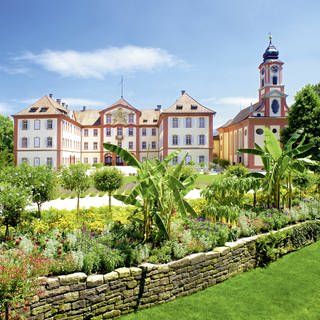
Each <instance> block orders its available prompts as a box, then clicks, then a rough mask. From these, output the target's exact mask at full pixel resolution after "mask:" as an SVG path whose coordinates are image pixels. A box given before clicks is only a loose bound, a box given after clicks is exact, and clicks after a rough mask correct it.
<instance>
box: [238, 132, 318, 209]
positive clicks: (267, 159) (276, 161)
mask: <svg viewBox="0 0 320 320" xmlns="http://www.w3.org/2000/svg"><path fill="white" fill-rule="evenodd" d="M301 134H302V131H297V132H295V133H294V134H293V135H292V136H291V138H290V139H289V140H288V142H287V143H286V144H285V145H284V146H283V149H282V148H281V144H280V142H279V141H278V139H277V138H276V137H275V135H274V134H273V133H272V132H271V130H270V129H268V128H265V132H264V146H263V148H262V147H260V146H259V145H257V144H255V147H256V148H255V149H239V152H244V153H249V154H254V155H257V156H260V157H261V160H262V163H263V165H264V170H265V171H266V174H265V175H263V174H259V173H255V174H253V175H255V176H257V177H260V178H263V179H264V189H265V191H266V192H267V194H268V195H269V197H270V198H273V204H274V206H275V207H276V208H277V209H280V187H281V184H282V182H284V181H286V183H287V188H288V206H289V208H291V198H292V172H293V171H298V172H301V171H302V170H304V168H305V166H306V165H308V164H313V165H315V164H316V163H315V161H312V160H310V159H309V157H304V158H299V157H298V156H300V155H303V154H305V153H306V152H307V151H308V150H310V149H311V148H312V147H313V144H312V143H308V144H304V141H305V137H303V138H302V139H301V141H300V142H299V143H298V144H297V141H298V139H299V138H300V137H301ZM270 198H269V199H270Z"/></svg>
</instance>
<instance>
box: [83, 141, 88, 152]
mask: <svg viewBox="0 0 320 320" xmlns="http://www.w3.org/2000/svg"><path fill="white" fill-rule="evenodd" d="M88 146H89V144H88V142H85V143H84V144H83V149H84V150H88Z"/></svg>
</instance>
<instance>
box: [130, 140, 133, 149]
mask: <svg viewBox="0 0 320 320" xmlns="http://www.w3.org/2000/svg"><path fill="white" fill-rule="evenodd" d="M129 149H130V150H132V149H133V141H129Z"/></svg>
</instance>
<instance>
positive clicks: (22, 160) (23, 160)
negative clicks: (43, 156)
mask: <svg viewBox="0 0 320 320" xmlns="http://www.w3.org/2000/svg"><path fill="white" fill-rule="evenodd" d="M21 162H22V163H29V160H28V158H21Z"/></svg>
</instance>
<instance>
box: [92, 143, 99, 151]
mask: <svg viewBox="0 0 320 320" xmlns="http://www.w3.org/2000/svg"><path fill="white" fill-rule="evenodd" d="M93 150H98V142H94V143H93Z"/></svg>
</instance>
